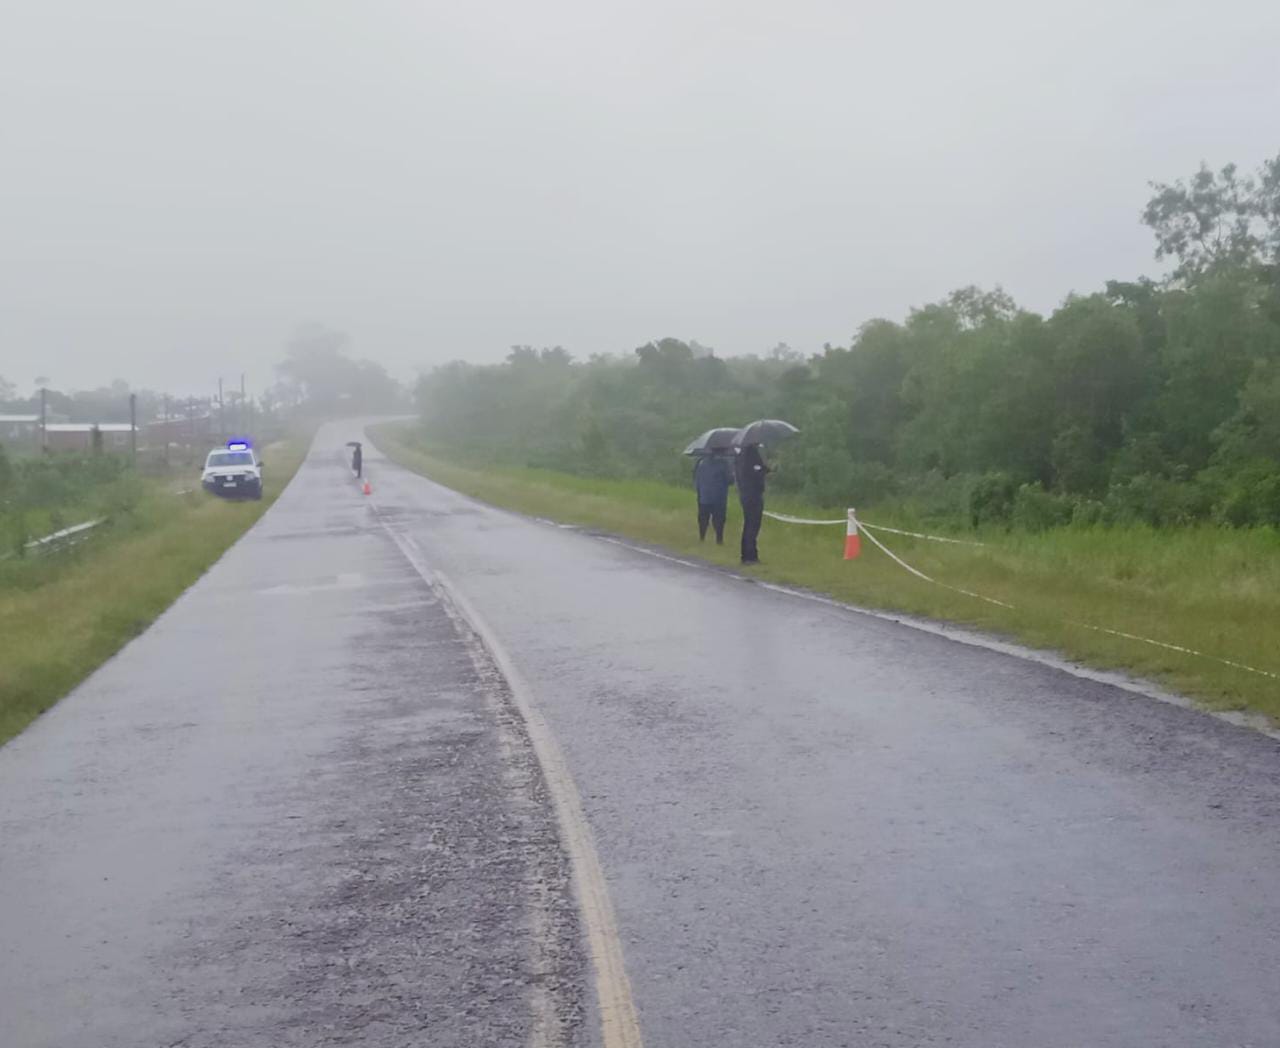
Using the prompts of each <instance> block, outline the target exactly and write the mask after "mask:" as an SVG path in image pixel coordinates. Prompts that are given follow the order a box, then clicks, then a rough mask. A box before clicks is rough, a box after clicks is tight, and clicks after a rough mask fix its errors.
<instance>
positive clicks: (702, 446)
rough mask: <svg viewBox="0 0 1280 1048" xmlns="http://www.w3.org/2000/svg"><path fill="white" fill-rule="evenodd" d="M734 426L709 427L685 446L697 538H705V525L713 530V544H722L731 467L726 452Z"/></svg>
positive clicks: (728, 449)
mask: <svg viewBox="0 0 1280 1048" xmlns="http://www.w3.org/2000/svg"><path fill="white" fill-rule="evenodd" d="M737 432H738V431H737V430H736V429H732V428H729V427H720V428H718V429H709V430H707V431H706V432H705V433H703V434H702V436H700V437H695V438H694V439H693V441H692V442H691V443H690V444H689V446H688V447H687V448H685V449H684V453H685V454H686V455H692V456H693V457H694V458H695V459H696V461H695V462H694V464H693V489H694V491H695V493H696V494H697V501H698V540H699V541H701V542H705V541H706V538H707V525H708V524H712V525H714V527H715V531H716V545H717V546H723V545H724V523H725V518H726V516H727V515H728V509H729V486H730V485H731V484H732V483H733V468H732V467H731V466H730V465H729V456H730V455H731V454H733V446H732V442H733V438H734V437H735V436H736V435H737Z"/></svg>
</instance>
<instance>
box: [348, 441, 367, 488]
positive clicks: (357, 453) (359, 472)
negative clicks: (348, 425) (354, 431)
mask: <svg viewBox="0 0 1280 1048" xmlns="http://www.w3.org/2000/svg"><path fill="white" fill-rule="evenodd" d="M351 472H353V473H354V474H355V475H356V479H357V480H359V479H360V477H361V476H363V475H364V448H362V447H361V446H360V445H359V444H357V445H356V446H355V447H354V448H353V449H352V451H351Z"/></svg>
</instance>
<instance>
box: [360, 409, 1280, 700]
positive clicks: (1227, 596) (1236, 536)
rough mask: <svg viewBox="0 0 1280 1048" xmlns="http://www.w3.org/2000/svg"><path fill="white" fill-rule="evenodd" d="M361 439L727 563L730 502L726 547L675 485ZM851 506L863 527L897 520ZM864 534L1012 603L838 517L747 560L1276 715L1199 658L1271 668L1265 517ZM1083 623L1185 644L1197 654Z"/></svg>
mask: <svg viewBox="0 0 1280 1048" xmlns="http://www.w3.org/2000/svg"><path fill="white" fill-rule="evenodd" d="M376 439H377V441H378V445H379V447H380V448H382V449H383V450H384V451H385V452H386V453H387V454H389V455H391V456H392V457H393V458H395V459H397V460H398V461H400V462H401V463H402V464H403V465H406V466H408V467H410V468H412V469H415V470H418V471H420V472H422V473H424V474H427V475H429V476H431V477H433V478H434V479H436V480H438V481H440V482H441V483H443V484H446V485H448V486H449V487H453V488H456V489H458V490H460V491H463V492H466V493H468V494H471V495H474V496H476V497H478V498H481V499H484V500H486V501H488V502H492V503H494V504H496V505H501V506H507V507H510V508H512V509H517V510H520V511H522V512H525V513H530V514H534V515H536V516H543V517H548V518H551V519H555V520H560V521H565V522H569V523H574V524H579V525H584V526H587V527H593V528H600V529H603V530H606V531H610V532H613V533H617V534H621V535H628V536H631V537H633V538H636V539H639V540H642V541H645V542H650V543H654V544H657V545H661V546H663V547H666V548H668V549H671V550H674V551H676V552H679V553H684V554H693V555H699V556H702V557H703V558H705V559H706V560H708V561H711V562H712V563H715V564H721V565H726V566H729V565H733V566H736V565H737V549H736V539H737V534H736V530H735V527H736V524H737V520H738V518H737V507H736V506H734V505H732V504H731V505H730V527H729V529H728V533H727V536H726V545H725V546H723V547H716V546H715V545H712V544H706V543H700V542H699V541H698V537H697V531H696V528H695V526H694V504H693V495H692V492H691V491H690V490H685V489H683V488H678V487H673V486H670V485H665V484H660V483H655V482H650V481H639V480H611V479H593V478H585V477H578V476H569V475H566V474H562V473H556V472H552V471H548V470H534V469H519V468H503V467H481V466H475V465H470V464H464V463H463V462H460V461H459V460H458V459H457V457H456V455H455V454H453V453H452V452H448V451H443V450H442V449H438V448H436V449H430V450H428V449H426V448H424V447H422V446H420V445H419V444H417V443H416V441H415V439H414V436H413V433H412V431H411V430H408V429H406V428H404V427H399V428H397V427H394V426H389V427H382V428H380V429H378V430H377V431H376ZM769 508H771V509H774V510H777V511H779V512H785V513H790V514H793V515H795V516H806V517H815V518H819V519H829V518H832V517H833V514H832V512H831V511H830V510H819V509H815V508H814V507H811V506H806V505H804V504H802V503H799V502H797V501H793V500H785V499H778V500H772V499H771V500H770V502H769ZM838 515H839V514H835V516H838ZM866 516H867V518H868V520H869V521H871V522H873V523H874V522H877V520H878V522H879V523H883V524H888V525H894V524H895V523H899V522H897V521H895V520H893V519H878V518H877V517H876V516H875V515H874V514H872V513H867V514H866ZM907 523H910V522H907ZM730 536H731V537H730ZM880 537H881V539H882V540H883V541H884V542H885V544H886V545H888V547H889V548H890V549H892V550H893V551H894V552H895V553H897V554H898V556H900V557H901V558H903V559H904V560H906V561H907V562H908V563H910V564H912V565H913V566H914V567H916V568H918V569H919V570H920V571H922V572H924V573H925V574H927V575H930V576H932V577H933V578H934V579H936V580H938V581H939V582H944V583H946V584H948V585H950V586H954V587H958V588H961V589H967V590H971V591H973V592H976V593H981V594H983V595H986V596H989V597H992V598H995V599H997V600H1001V601H1004V602H1005V603H1008V604H1011V605H1013V607H1012V608H1002V607H998V606H996V605H993V604H990V603H987V602H984V601H981V600H978V599H975V598H974V597H971V596H966V595H964V594H961V593H957V592H955V591H954V590H950V589H946V588H943V587H942V586H938V585H931V584H930V583H928V582H925V581H923V580H921V579H918V578H916V577H914V576H912V575H911V574H909V573H908V572H906V571H904V570H903V569H902V568H900V567H899V566H898V565H896V564H894V563H893V562H892V561H891V560H890V559H889V558H888V557H886V556H884V554H882V553H880V552H879V551H878V550H877V549H875V548H874V547H872V546H871V545H870V544H869V543H867V542H865V541H864V543H863V554H862V556H861V557H860V558H859V559H857V560H855V561H851V562H846V561H844V560H843V559H842V549H843V542H844V531H843V529H842V528H840V527H816V526H800V525H792V524H781V523H777V522H775V521H769V520H766V522H765V526H764V530H763V532H762V534H761V539H760V545H761V556H762V558H763V560H764V563H763V564H762V565H761V566H760V567H758V568H753V569H751V572H752V574H753V575H757V576H758V577H761V578H764V579H768V580H771V581H775V582H783V583H788V584H792V585H798V586H802V587H807V588H810V589H813V590H816V591H819V592H822V593H827V594H831V595H832V596H835V597H838V598H840V599H842V600H846V601H849V602H850V603H853V604H858V605H861V606H865V607H873V608H880V609H888V610H896V611H902V612H907V613H910V614H914V615H921V616H927V617H930V618H934V619H942V620H946V621H950V622H956V623H963V624H965V625H967V626H973V627H977V628H979V629H983V630H988V631H991V632H994V633H997V634H1001V635H1004V636H1007V637H1009V638H1012V639H1015V640H1018V641H1020V642H1022V643H1025V644H1029V645H1032V646H1035V647H1038V648H1043V649H1049V650H1053V651H1056V652H1059V653H1061V654H1063V655H1065V656H1066V657H1068V658H1071V659H1075V660H1078V661H1080V662H1083V663H1086V664H1088V665H1092V666H1095V667H1099V668H1105V669H1113V670H1121V671H1127V672H1131V673H1134V674H1137V675H1140V676H1142V677H1146V678H1150V679H1154V680H1156V681H1158V682H1160V683H1162V684H1163V685H1165V686H1167V687H1169V688H1171V689H1173V690H1176V691H1179V692H1181V693H1183V694H1185V695H1188V696H1191V697H1194V698H1196V699H1198V700H1200V701H1201V702H1203V703H1204V704H1205V705H1207V706H1210V707H1213V708H1219V709H1246V710H1252V711H1256V712H1260V713H1263V714H1265V715H1267V716H1269V717H1271V718H1273V719H1275V720H1280V680H1277V679H1275V678H1272V677H1267V676H1264V675H1262V674H1258V673H1251V672H1249V671H1247V670H1244V669H1239V668H1235V667H1232V666H1229V665H1225V664H1224V663H1222V662H1219V661H1215V660H1217V659H1221V660H1228V661H1233V662H1240V663H1243V664H1245V665H1248V666H1252V667H1256V668H1258V669H1263V670H1268V671H1271V672H1273V673H1280V533H1277V532H1276V531H1275V530H1274V529H1269V528H1256V529H1240V530H1234V529H1224V528H1217V527H1213V526H1209V525H1202V526H1196V527H1188V528H1184V529H1159V530H1156V529H1153V528H1149V527H1146V526H1124V527H1120V526H1112V527H1102V526H1095V527H1068V528H1057V529H1051V530H1048V531H1044V532H1040V533H1026V532H1004V531H990V532H986V533H979V534H978V535H977V536H976V537H977V538H979V539H980V540H981V541H982V542H984V543H985V544H986V545H984V546H982V547H971V546H956V545H949V544H942V543H935V542H928V541H925V540H920V539H913V538H908V537H905V536H897V535H890V534H883V533H882V534H881V535H880ZM965 537H966V538H973V537H975V536H974V535H972V534H967V535H966V536H965ZM1089 626H1093V627H1099V628H1102V629H1109V630H1115V631H1119V632H1122V633H1131V634H1135V635H1139V636H1142V637H1146V638H1150V639H1152V640H1156V641H1161V642H1163V643H1166V644H1171V645H1178V646H1182V647H1186V648H1192V649H1196V650H1197V651H1200V652H1203V653H1204V656H1201V655H1193V654H1189V653H1186V652H1178V651H1171V650H1169V649H1167V648H1161V647H1157V646H1153V645H1151V644H1147V643H1143V642H1140V641H1135V640H1131V639H1127V638H1124V637H1118V636H1114V635H1111V634H1108V633H1104V632H1099V631H1098V630H1095V629H1089V628H1087V627H1089ZM1205 656H1210V657H1205Z"/></svg>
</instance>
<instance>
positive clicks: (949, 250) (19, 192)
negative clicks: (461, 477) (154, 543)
mask: <svg viewBox="0 0 1280 1048" xmlns="http://www.w3.org/2000/svg"><path fill="white" fill-rule="evenodd" d="M1214 14H1215V17H1214V19H1213V21H1212V23H1211V24H1206V22H1205V19H1204V17H1203V8H1202V6H1201V5H1192V4H1190V3H1177V4H1160V5H1156V4H1153V3H1149V4H1131V5H1127V6H1122V7H1117V6H1116V5H1113V4H1101V3H1091V4H1086V5H1083V6H1079V7H1075V8H1072V9H1071V10H1070V11H1059V12H1056V13H1055V12H1052V11H1046V10H1030V9H1028V8H1027V7H1026V6H1025V5H1018V4H1012V3H985V4H981V5H979V6H977V7H976V8H975V7H967V8H964V9H963V10H961V9H955V8H953V7H950V6H948V5H933V6H931V7H930V8H929V9H928V10H927V11H920V10H912V11H905V10H881V9H875V10H872V9H863V8H851V7H849V6H848V5H843V4H834V3H809V4H804V5H801V6H800V7H799V8H792V9H789V10H788V11H786V12H782V11H780V10H778V9H775V8H773V7H770V6H765V5H758V4H745V5H743V4H735V5H728V4H723V3H719V4H712V5H708V6H705V7H702V8H699V9H697V10H688V9H686V7H685V6H684V5H678V4H674V3H658V4H645V5H622V6H621V7H617V8H608V9H606V8H604V7H602V6H600V5H594V4H587V3H578V2H562V3H557V4H554V5H551V6H541V7H539V8H537V9H536V10H534V9H523V8H521V9H512V10H509V11H499V10H496V9H485V10H465V11H464V10H458V9H455V7H454V6H453V5H435V4H430V5H426V6H425V7H424V6H420V5H414V4H408V3H382V4H376V5H370V6H367V7H363V8H361V9H360V10H358V11H357V10H355V9H352V8H348V7H346V6H344V5H336V4H321V5H318V4H300V3H294V4H283V5H274V6H273V7H272V8H271V9H270V11H269V12H268V11H264V9H262V8H261V7H260V5H256V4H250V3H247V2H244V0H237V2H231V3H225V4H221V5H218V6H217V7H216V8H209V9H200V10H196V11H193V10H190V9H185V10H181V11H180V10H178V9H176V8H174V7H173V6H172V5H169V4H165V3H161V2H159V0H126V2H124V3H121V4H117V5H112V6H111V8H110V9H107V8H105V7H103V6H100V5H95V4H89V3H65V4H59V5H38V6H37V5H25V6H22V7H21V8H19V9H15V10H12V11H10V12H9V13H8V17H7V19H6V28H7V32H6V34H5V37H4V39H3V41H0V126H3V128H4V129H5V130H4V141H5V146H6V149H5V153H6V168H5V172H4V175H3V176H2V178H3V193H2V194H0V228H3V230H4V236H3V238H0V289H2V290H0V376H3V377H4V378H5V379H7V380H8V381H10V382H12V383H13V384H14V385H15V386H16V387H17V388H18V390H19V391H20V392H21V393H24V394H25V393H27V392H29V391H30V389H31V388H32V386H33V384H34V380H35V378H36V377H37V376H44V377H47V378H48V380H49V384H50V385H52V386H54V387H57V388H60V389H68V390H69V389H89V388H94V387H98V386H102V385H106V384H109V383H110V382H112V381H113V380H115V379H123V380H125V381H127V382H128V383H129V384H130V385H131V386H133V387H135V388H150V389H157V390H164V389H167V390H172V391H174V392H179V393H184V394H185V393H186V392H188V391H208V390H210V389H212V388H216V384H217V379H218V377H219V376H220V375H221V376H222V377H223V378H224V379H226V380H227V381H228V382H236V383H238V377H239V375H240V373H241V372H244V373H246V374H247V376H248V380H247V381H248V385H249V387H250V389H251V390H260V389H262V388H264V387H266V386H268V385H270V384H271V383H273V382H274V381H275V380H276V377H277V376H276V373H275V369H274V365H275V364H276V363H277V362H278V361H279V360H281V359H282V358H283V356H284V352H285V348H284V347H285V344H286V342H287V341H288V339H289V338H290V337H291V336H292V335H293V334H294V332H295V331H296V330H297V329H298V328H299V327H300V326H302V325H304V324H307V323H319V324H323V325H325V326H327V327H330V328H333V329H336V330H339V331H342V332H345V333H346V334H347V335H348V336H349V337H350V343H349V352H350V353H351V355H352V356H354V357H357V358H368V359H371V360H375V361H377V362H379V363H381V364H382V365H384V366H385V367H386V368H387V369H388V371H389V372H390V373H391V374H393V375H394V376H395V377H396V378H397V379H400V380H401V381H408V380H411V379H412V378H413V376H414V375H415V373H416V372H417V371H419V370H423V369H429V368H431V367H433V366H435V365H438V364H441V363H444V362H446V361H449V360H453V359H466V360H470V361H474V362H477V363H486V362H493V361H497V360H501V359H502V358H503V357H504V356H505V355H506V354H507V352H508V351H509V349H510V347H511V346H512V345H514V344H531V345H535V346H544V345H545V346H552V345H560V346H563V347H564V348H565V349H567V350H568V351H569V352H570V353H572V354H573V355H574V356H575V357H576V358H579V359H581V358H586V357H588V356H590V355H591V354H593V353H628V352H630V350H631V349H633V348H634V347H635V346H638V345H642V344H644V343H646V342H649V341H650V340H653V339H657V338H661V337H667V336H670V337H676V338H680V339H685V340H696V341H697V342H699V343H701V344H702V345H705V346H709V347H712V348H714V350H715V351H716V353H717V354H719V355H722V356H735V355H741V354H748V353H760V354H765V353H767V352H768V351H769V350H770V348H771V347H773V346H774V345H776V344H777V343H779V342H785V343H787V344H789V345H790V346H791V347H792V348H794V349H796V350H798V351H800V352H802V353H812V352H815V351H819V350H821V348H822V346H823V344H825V343H833V344H847V342H848V340H849V338H850V337H851V336H852V335H853V333H854V332H855V331H856V330H857V329H858V327H859V326H860V325H861V324H863V323H864V322H866V321H868V320H870V319H873V318H876V317H886V318H888V319H895V320H896V319H901V318H902V317H903V316H904V315H905V314H906V313H907V312H908V311H909V310H910V309H911V308H913V307H918V306H922V305H924V304H926V303H929V302H933V301H937V300H939V299H941V298H943V297H945V296H946V295H947V294H948V293H949V292H951V291H953V290H955V289H956V288H959V287H963V286H967V285H978V286H980V287H983V288H988V289H990V288H994V287H996V286H999V287H1002V288H1004V289H1005V290H1006V291H1007V292H1008V293H1009V294H1010V295H1011V296H1012V297H1013V298H1014V300H1015V301H1016V302H1017V303H1018V304H1019V305H1021V306H1023V307H1025V308H1028V309H1031V310H1034V311H1036V312H1042V313H1044V312H1048V311H1050V310H1052V309H1053V308H1054V307H1055V306H1056V305H1057V304H1059V303H1060V302H1061V301H1062V300H1063V299H1064V298H1065V297H1066V296H1067V295H1068V294H1070V293H1072V292H1080V293H1088V292H1091V291H1095V290H1098V289H1100V288H1101V287H1102V286H1103V284H1104V282H1105V281H1106V280H1108V279H1133V278H1135V277H1137V276H1139V275H1151V276H1159V275H1160V274H1161V273H1162V272H1163V271H1164V268H1165V267H1163V266H1162V265H1161V264H1160V263H1157V262H1156V261H1155V260H1154V258H1153V253H1154V242H1153V239H1152V237H1151V234H1150V231H1149V230H1148V229H1146V228H1144V227H1143V225H1142V224H1141V221H1140V214H1141V210H1142V207H1143V205H1144V203H1145V202H1146V199H1147V197H1148V196H1149V193H1150V190H1149V188H1148V183H1149V182H1151V181H1171V180H1174V179H1178V178H1183V177H1185V176H1187V175H1189V174H1191V173H1192V172H1194V170H1195V169H1196V168H1197V167H1198V166H1199V164H1200V163H1201V162H1202V161H1206V162H1208V163H1209V165H1210V166H1212V167H1221V166H1222V165H1223V164H1226V163H1229V162H1235V163H1237V164H1239V166H1240V167H1241V168H1242V169H1243V170H1252V169H1253V168H1255V167H1256V166H1257V165H1258V164H1259V163H1260V162H1261V161H1262V160H1263V159H1264V158H1265V157H1267V156H1270V155H1272V154H1273V153H1274V152H1275V148H1276V138H1275V133H1274V118H1273V116H1272V114H1274V112H1275V111H1276V108H1277V103H1280V78H1277V77H1275V75H1274V43H1275V41H1276V39H1278V38H1280V10H1277V9H1276V8H1275V7H1274V6H1273V5H1264V4H1262V3H1245V2H1235V3H1228V4H1226V5H1225V6H1224V7H1221V8H1216V9H1215V12H1214Z"/></svg>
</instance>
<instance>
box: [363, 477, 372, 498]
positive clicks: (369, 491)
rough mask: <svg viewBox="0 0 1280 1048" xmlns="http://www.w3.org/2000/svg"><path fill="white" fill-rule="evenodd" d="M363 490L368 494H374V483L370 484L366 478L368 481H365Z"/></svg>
mask: <svg viewBox="0 0 1280 1048" xmlns="http://www.w3.org/2000/svg"><path fill="white" fill-rule="evenodd" d="M363 490H364V493H365V494H366V495H372V494H373V485H372V484H370V483H369V482H368V481H367V480H366V481H365V482H364V489H363Z"/></svg>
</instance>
